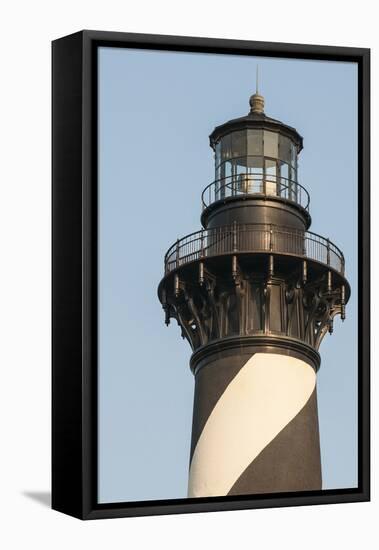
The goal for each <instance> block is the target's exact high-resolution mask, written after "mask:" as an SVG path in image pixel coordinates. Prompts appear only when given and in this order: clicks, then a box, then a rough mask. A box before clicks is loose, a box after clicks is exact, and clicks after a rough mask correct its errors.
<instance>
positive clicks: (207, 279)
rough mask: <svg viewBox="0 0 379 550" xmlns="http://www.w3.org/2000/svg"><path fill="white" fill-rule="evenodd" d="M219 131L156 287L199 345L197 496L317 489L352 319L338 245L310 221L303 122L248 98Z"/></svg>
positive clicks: (195, 357)
mask: <svg viewBox="0 0 379 550" xmlns="http://www.w3.org/2000/svg"><path fill="white" fill-rule="evenodd" d="M249 103H250V110H249V112H248V114H247V115H246V116H243V117H240V118H236V119H233V120H230V121H228V122H226V123H224V124H222V125H220V126H217V127H216V128H215V129H214V130H213V132H212V133H211V135H210V146H211V148H212V149H213V151H214V158H215V180H214V181H213V182H212V183H211V184H209V185H208V186H207V187H206V188H205V189H204V191H203V193H202V207H203V209H202V213H201V225H202V229H200V230H199V231H196V232H195V233H192V234H190V235H187V236H185V237H183V238H181V239H179V240H177V241H176V242H175V243H174V244H173V245H172V246H171V247H170V248H169V250H168V251H167V253H166V255H165V258H164V276H163V278H162V280H161V282H160V284H159V287H158V296H159V299H160V301H161V303H162V306H163V309H164V312H165V320H166V324H169V322H170V319H176V321H177V323H178V324H179V326H180V329H181V334H182V336H183V338H186V339H187V340H188V342H189V344H190V346H191V349H192V355H191V359H190V368H191V370H192V372H193V374H194V382H195V390H194V405H193V424H192V439H191V451H190V460H189V480H188V496H189V497H211V496H225V495H241V494H246V495H251V494H264V493H277V492H283V491H285V492H289V491H312V490H320V489H321V488H322V473H321V458H320V438H319V425H318V411H317V372H318V370H319V368H320V364H321V359H320V353H319V348H320V344H321V341H322V339H323V337H324V336H325V335H326V334H327V333H332V332H333V319H334V317H335V316H336V315H340V316H341V318H342V319H344V318H345V306H346V303H347V302H348V300H349V296H350V286H349V283H348V281H347V279H346V278H345V260H344V255H343V253H342V251H341V250H340V249H339V248H338V247H337V246H336V245H335V244H333V242H332V241H331V240H330V239H329V238H325V237H323V236H321V235H317V234H315V233H313V232H311V231H309V228H310V226H311V214H310V196H309V193H308V191H307V190H306V188H305V187H303V186H302V185H301V184H300V183H299V178H298V156H299V154H300V153H301V150H302V148H303V138H302V137H301V135H300V134H299V133H298V132H297V130H296V129H295V128H293V127H291V126H289V125H287V124H284V123H283V122H280V121H279V120H275V119H273V118H270V117H269V116H267V115H266V114H265V110H264V98H263V97H262V96H261V95H260V94H259V93H258V90H257V91H256V93H255V94H253V95H252V96H251V97H250V102H249Z"/></svg>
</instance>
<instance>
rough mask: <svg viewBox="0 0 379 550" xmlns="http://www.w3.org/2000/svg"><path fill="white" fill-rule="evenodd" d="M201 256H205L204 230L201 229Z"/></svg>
mask: <svg viewBox="0 0 379 550" xmlns="http://www.w3.org/2000/svg"><path fill="white" fill-rule="evenodd" d="M200 258H204V230H203V229H202V230H201V235H200Z"/></svg>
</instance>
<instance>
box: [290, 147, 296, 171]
mask: <svg viewBox="0 0 379 550" xmlns="http://www.w3.org/2000/svg"><path fill="white" fill-rule="evenodd" d="M296 160H297V153H296V145H295V144H294V143H291V164H292V166H293V167H295V168H296Z"/></svg>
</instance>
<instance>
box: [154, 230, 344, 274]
mask: <svg viewBox="0 0 379 550" xmlns="http://www.w3.org/2000/svg"><path fill="white" fill-rule="evenodd" d="M241 252H242V253H255V252H269V253H277V254H289V255H294V256H298V257H302V258H304V259H310V260H315V261H317V262H320V263H323V264H325V265H327V266H329V267H330V268H332V269H334V270H336V271H338V272H339V273H341V274H342V275H344V272H345V258H344V255H343V253H342V251H341V250H340V249H339V248H338V247H337V246H336V245H335V244H333V243H332V242H331V241H330V240H329V239H325V238H324V237H322V236H321V235H318V234H317V233H312V232H311V231H301V230H298V229H292V228H289V227H282V226H278V225H275V224H262V223H261V224H260V223H253V224H242V225H240V224H233V225H226V226H220V227H214V228H212V229H202V230H201V231H195V232H194V233H190V234H189V235H186V236H185V237H183V238H182V239H179V240H177V241H176V242H175V243H174V244H173V245H172V246H171V247H170V248H169V249H168V251H167V252H166V254H165V259H164V263H165V273H166V274H168V273H170V272H171V271H173V270H174V269H176V268H178V267H180V266H183V265H185V264H187V263H190V262H192V261H196V260H200V259H202V258H209V257H214V256H222V255H225V254H234V253H241Z"/></svg>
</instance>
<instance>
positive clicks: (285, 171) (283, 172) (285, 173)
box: [280, 164, 289, 185]
mask: <svg viewBox="0 0 379 550" xmlns="http://www.w3.org/2000/svg"><path fill="white" fill-rule="evenodd" d="M280 177H281V178H282V180H283V181H282V184H284V185H286V184H287V180H288V178H289V166H288V164H281V166H280Z"/></svg>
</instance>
